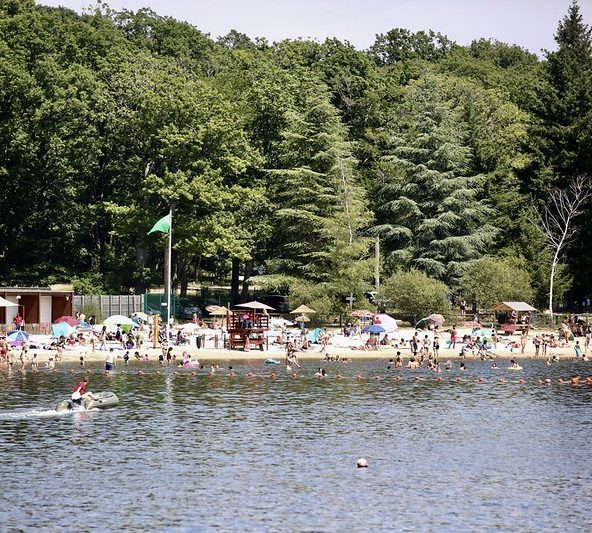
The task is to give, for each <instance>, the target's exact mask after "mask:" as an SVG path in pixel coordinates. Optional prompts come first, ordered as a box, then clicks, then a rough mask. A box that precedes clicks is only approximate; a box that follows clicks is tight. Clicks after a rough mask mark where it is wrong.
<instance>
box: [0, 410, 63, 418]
mask: <svg viewBox="0 0 592 533" xmlns="http://www.w3.org/2000/svg"><path fill="white" fill-rule="evenodd" d="M68 412H70V413H71V412H72V411H60V412H58V411H56V410H55V409H17V410H15V411H5V412H2V411H0V420H26V419H28V418H55V417H59V416H64V415H66V414H68Z"/></svg>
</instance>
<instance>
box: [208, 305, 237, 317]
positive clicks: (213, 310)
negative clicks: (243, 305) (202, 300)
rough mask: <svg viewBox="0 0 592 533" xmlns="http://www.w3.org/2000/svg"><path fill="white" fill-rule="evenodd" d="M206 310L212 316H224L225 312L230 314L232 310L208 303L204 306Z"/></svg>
mask: <svg viewBox="0 0 592 533" xmlns="http://www.w3.org/2000/svg"><path fill="white" fill-rule="evenodd" d="M206 311H207V312H208V313H210V315H214V316H226V315H227V314H229V315H231V314H232V311H231V310H230V309H228V308H227V307H224V306H222V305H208V306H207V307H206Z"/></svg>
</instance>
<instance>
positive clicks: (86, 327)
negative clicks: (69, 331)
mask: <svg viewBox="0 0 592 533" xmlns="http://www.w3.org/2000/svg"><path fill="white" fill-rule="evenodd" d="M61 323H63V322H61ZM76 329H79V330H82V331H91V330H92V329H93V327H92V326H91V325H90V324H89V323H88V322H85V321H84V320H81V321H80V322H78V325H77V326H76Z"/></svg>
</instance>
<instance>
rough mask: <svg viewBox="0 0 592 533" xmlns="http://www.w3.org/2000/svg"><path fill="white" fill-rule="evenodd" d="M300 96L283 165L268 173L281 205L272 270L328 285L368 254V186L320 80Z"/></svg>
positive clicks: (286, 133) (275, 198)
mask: <svg viewBox="0 0 592 533" xmlns="http://www.w3.org/2000/svg"><path fill="white" fill-rule="evenodd" d="M299 100H300V105H299V106H297V107H296V108H295V109H294V110H293V111H292V112H291V113H290V114H289V126H288V127H287V129H286V131H284V133H283V141H282V143H281V146H280V152H281V154H282V155H281V156H280V160H281V162H282V166H283V168H281V169H276V170H274V171H272V172H271V187H270V188H271V192H272V199H273V201H274V203H275V206H276V210H275V213H274V220H275V227H276V229H275V239H274V240H275V247H274V248H275V258H274V259H273V261H272V262H271V264H272V265H273V266H272V270H274V271H275V272H281V273H284V274H289V275H293V276H296V277H304V278H307V279H310V280H315V281H319V282H321V281H322V282H331V281H332V280H334V278H335V277H343V276H345V274H346V273H347V272H351V270H349V269H351V267H352V265H354V264H355V263H356V261H357V260H358V259H360V258H361V257H363V256H364V255H365V254H366V253H367V251H368V243H367V242H366V240H365V239H363V238H362V237H361V236H360V234H361V229H362V228H364V227H365V226H366V225H367V224H368V222H369V220H370V216H369V214H368V212H367V209H366V199H365V197H364V192H363V188H362V187H361V186H359V185H358V184H357V183H356V182H355V164H356V162H355V160H354V158H353V157H352V155H351V145H350V143H348V142H347V141H346V137H347V131H346V129H345V127H344V126H343V125H342V124H341V121H340V117H339V113H338V111H337V110H336V109H335V108H334V107H333V106H332V105H331V103H330V94H329V92H328V91H327V90H326V88H325V87H324V86H323V85H322V84H317V85H316V86H309V87H306V88H305V89H304V90H303V94H302V95H301V97H300V98H299ZM354 270H355V269H354ZM353 277H354V278H355V280H358V279H359V278H360V277H361V278H362V279H363V278H364V275H362V274H360V275H356V276H353ZM350 281H351V282H352V283H355V282H357V281H354V280H353V279H351V280H350Z"/></svg>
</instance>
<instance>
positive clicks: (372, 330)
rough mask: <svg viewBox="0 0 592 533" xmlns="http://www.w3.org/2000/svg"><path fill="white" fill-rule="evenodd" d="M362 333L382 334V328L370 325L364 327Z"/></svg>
mask: <svg viewBox="0 0 592 533" xmlns="http://www.w3.org/2000/svg"><path fill="white" fill-rule="evenodd" d="M362 331H364V333H375V334H376V333H384V328H383V327H382V326H380V325H378V324H370V325H369V326H366V327H365V328H364V329H363V330H362Z"/></svg>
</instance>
